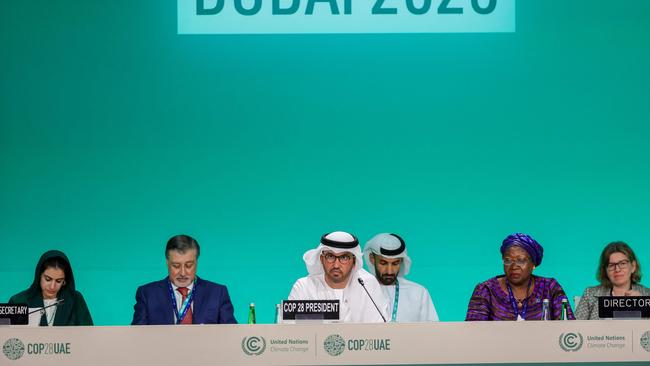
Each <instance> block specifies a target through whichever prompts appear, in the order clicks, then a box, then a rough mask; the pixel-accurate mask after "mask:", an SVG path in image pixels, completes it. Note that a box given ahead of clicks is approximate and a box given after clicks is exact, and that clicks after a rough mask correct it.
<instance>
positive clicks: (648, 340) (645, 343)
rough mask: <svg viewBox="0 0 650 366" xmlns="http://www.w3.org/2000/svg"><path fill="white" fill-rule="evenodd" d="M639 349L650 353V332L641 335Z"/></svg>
mask: <svg viewBox="0 0 650 366" xmlns="http://www.w3.org/2000/svg"><path fill="white" fill-rule="evenodd" d="M641 347H643V349H644V350H646V351H648V352H650V331H647V332H645V333H643V335H642V336H641Z"/></svg>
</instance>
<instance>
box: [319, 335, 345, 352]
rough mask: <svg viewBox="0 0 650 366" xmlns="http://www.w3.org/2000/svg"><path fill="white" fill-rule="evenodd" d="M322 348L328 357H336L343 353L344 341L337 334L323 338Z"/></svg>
mask: <svg viewBox="0 0 650 366" xmlns="http://www.w3.org/2000/svg"><path fill="white" fill-rule="evenodd" d="M323 347H324V348H325V352H327V353H329V355H330V356H338V355H340V354H341V353H343V351H345V340H344V339H343V337H341V336H340V335H338V334H332V335H330V336H328V337H327V338H325V342H323Z"/></svg>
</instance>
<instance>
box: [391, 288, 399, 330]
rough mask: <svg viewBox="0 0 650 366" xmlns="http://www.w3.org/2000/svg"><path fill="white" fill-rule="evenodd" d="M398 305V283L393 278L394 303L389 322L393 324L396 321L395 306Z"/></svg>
mask: <svg viewBox="0 0 650 366" xmlns="http://www.w3.org/2000/svg"><path fill="white" fill-rule="evenodd" d="M398 303H399V281H397V278H395V301H393V316H392V317H391V319H390V321H391V322H393V323H394V322H395V321H396V319H397V304H398Z"/></svg>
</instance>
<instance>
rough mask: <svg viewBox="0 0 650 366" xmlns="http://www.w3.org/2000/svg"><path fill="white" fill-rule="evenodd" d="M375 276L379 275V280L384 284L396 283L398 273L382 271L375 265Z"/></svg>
mask: <svg viewBox="0 0 650 366" xmlns="http://www.w3.org/2000/svg"><path fill="white" fill-rule="evenodd" d="M375 277H377V281H379V283H381V284H382V285H384V286H390V285H394V284H395V280H397V275H396V274H387V273H380V272H379V269H378V268H377V266H375Z"/></svg>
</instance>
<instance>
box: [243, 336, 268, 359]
mask: <svg viewBox="0 0 650 366" xmlns="http://www.w3.org/2000/svg"><path fill="white" fill-rule="evenodd" d="M241 349H242V351H244V353H245V354H247V355H249V356H253V355H255V356H259V355H261V354H262V353H264V350H265V349H266V339H264V337H244V338H243V339H242V340H241Z"/></svg>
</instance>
